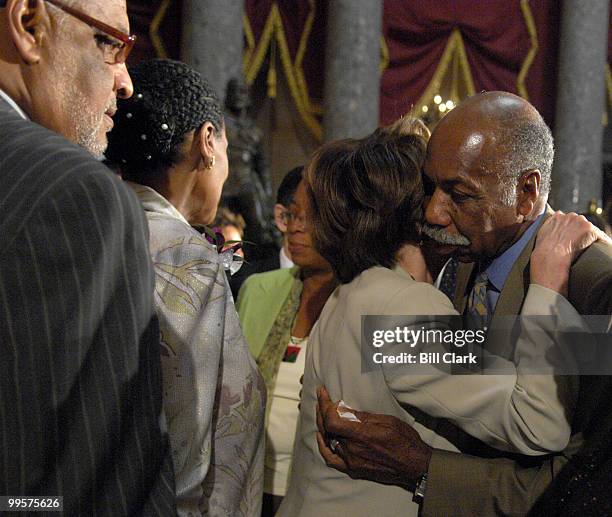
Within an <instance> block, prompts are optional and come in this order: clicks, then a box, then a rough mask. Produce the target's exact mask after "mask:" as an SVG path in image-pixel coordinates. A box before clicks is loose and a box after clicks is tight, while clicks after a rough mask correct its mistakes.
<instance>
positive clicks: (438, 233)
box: [421, 223, 470, 246]
mask: <svg viewBox="0 0 612 517" xmlns="http://www.w3.org/2000/svg"><path fill="white" fill-rule="evenodd" d="M421 232H423V233H424V234H425V235H427V237H429V238H430V239H433V240H434V241H436V242H438V243H440V244H447V245H449V246H469V245H470V240H469V239H468V238H467V237H465V236H463V235H449V234H448V233H446V232H445V231H444V230H443V229H442V228H439V227H437V226H432V225H430V224H428V223H423V225H422V228H421Z"/></svg>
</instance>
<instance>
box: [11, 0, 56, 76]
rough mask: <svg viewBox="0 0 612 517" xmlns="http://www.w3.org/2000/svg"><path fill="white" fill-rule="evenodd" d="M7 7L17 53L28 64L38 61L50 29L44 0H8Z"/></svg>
mask: <svg viewBox="0 0 612 517" xmlns="http://www.w3.org/2000/svg"><path fill="white" fill-rule="evenodd" d="M6 9H7V22H8V30H9V34H10V36H11V39H12V40H13V44H14V45H15V49H16V50H17V53H18V54H19V56H20V57H21V59H22V60H23V61H24V62H25V63H27V64H28V65H34V64H36V63H38V62H39V61H40V58H41V49H42V47H43V42H44V40H45V38H46V36H47V31H48V30H49V23H48V20H49V16H48V13H47V8H46V6H45V2H44V0H8V3H7V6H6Z"/></svg>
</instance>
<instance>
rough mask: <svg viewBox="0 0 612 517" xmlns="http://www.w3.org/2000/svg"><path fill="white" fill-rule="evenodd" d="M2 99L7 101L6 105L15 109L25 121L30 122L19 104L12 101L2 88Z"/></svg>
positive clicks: (0, 93) (0, 95) (0, 91)
mask: <svg viewBox="0 0 612 517" xmlns="http://www.w3.org/2000/svg"><path fill="white" fill-rule="evenodd" d="M0 98H2V99H4V100H5V101H6V103H7V104H8V105H9V106H10V107H11V108H13V109H14V110H15V111H16V112H17V114H18V115H19V116H20V117H21V118H22V119H24V120H28V116H27V115H26V114H25V112H24V111H23V110H22V109H21V108H20V107H19V106H18V104H17V103H16V102H15V101H14V100H13V99H11V98H10V97H9V96H8V94H7V93H6V92H4V91H2V89H1V88H0Z"/></svg>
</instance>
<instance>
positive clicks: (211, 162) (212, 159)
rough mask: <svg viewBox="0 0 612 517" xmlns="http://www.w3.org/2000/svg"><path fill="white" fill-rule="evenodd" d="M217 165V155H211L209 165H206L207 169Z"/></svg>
mask: <svg viewBox="0 0 612 517" xmlns="http://www.w3.org/2000/svg"><path fill="white" fill-rule="evenodd" d="M214 166H215V155H214V154H213V155H212V156H211V157H210V162H208V165H207V166H206V168H207V169H212V168H213V167H214Z"/></svg>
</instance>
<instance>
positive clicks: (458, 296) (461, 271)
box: [453, 262, 474, 314]
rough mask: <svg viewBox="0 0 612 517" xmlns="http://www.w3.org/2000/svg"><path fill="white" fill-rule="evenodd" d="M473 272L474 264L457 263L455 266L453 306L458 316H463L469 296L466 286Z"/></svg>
mask: <svg viewBox="0 0 612 517" xmlns="http://www.w3.org/2000/svg"><path fill="white" fill-rule="evenodd" d="M473 271H474V262H469V263H464V262H459V265H458V266H457V280H456V282H457V285H456V287H455V297H454V298H453V305H454V306H455V309H457V312H458V313H459V314H463V312H464V311H465V306H466V304H467V299H468V295H469V291H468V289H467V288H468V285H469V283H470V278H471V276H472V272H473Z"/></svg>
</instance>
